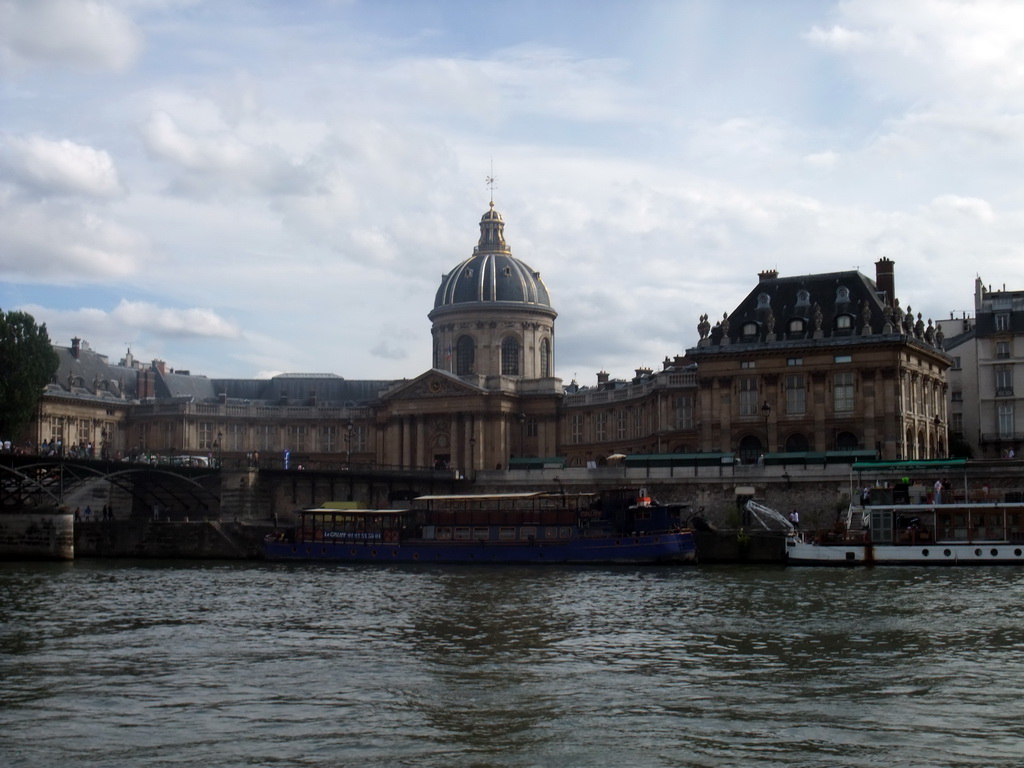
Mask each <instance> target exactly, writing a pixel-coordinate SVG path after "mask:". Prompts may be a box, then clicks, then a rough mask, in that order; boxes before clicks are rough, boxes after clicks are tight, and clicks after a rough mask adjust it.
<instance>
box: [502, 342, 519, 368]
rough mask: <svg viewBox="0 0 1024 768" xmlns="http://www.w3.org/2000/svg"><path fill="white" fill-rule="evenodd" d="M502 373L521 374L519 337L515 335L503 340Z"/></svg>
mask: <svg viewBox="0 0 1024 768" xmlns="http://www.w3.org/2000/svg"><path fill="white" fill-rule="evenodd" d="M501 375H502V376H518V375H519V339H517V338H516V337H515V336H506V337H505V338H504V339H502V340H501Z"/></svg>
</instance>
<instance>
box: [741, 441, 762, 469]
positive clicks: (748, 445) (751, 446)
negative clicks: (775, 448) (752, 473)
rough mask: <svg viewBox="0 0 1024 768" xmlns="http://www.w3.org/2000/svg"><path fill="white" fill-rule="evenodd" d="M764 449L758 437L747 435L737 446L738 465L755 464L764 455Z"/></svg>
mask: <svg viewBox="0 0 1024 768" xmlns="http://www.w3.org/2000/svg"><path fill="white" fill-rule="evenodd" d="M764 452H765V447H764V443H762V442H761V439H760V438H759V437H755V436H754V435H747V436H746V437H744V438H743V439H742V440H740V444H739V451H738V453H739V456H740V463H742V464H756V463H757V460H758V459H759V458H761V456H763V455H764Z"/></svg>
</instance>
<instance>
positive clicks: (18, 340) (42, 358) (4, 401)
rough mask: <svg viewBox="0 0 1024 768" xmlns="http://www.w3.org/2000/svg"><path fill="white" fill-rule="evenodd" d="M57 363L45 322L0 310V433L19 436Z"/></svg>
mask: <svg viewBox="0 0 1024 768" xmlns="http://www.w3.org/2000/svg"><path fill="white" fill-rule="evenodd" d="M59 364H60V361H59V359H58V358H57V353H56V352H54V351H53V345H52V344H50V336H49V334H48V333H47V332H46V324H45V323H44V324H43V325H36V321H35V318H33V317H32V315H29V314H27V313H25V312H6V313H5V312H3V311H2V310H0V437H2V438H4V439H8V440H15V439H17V438H18V437H20V436H21V434H22V432H23V430H24V429H25V428H26V427H27V426H28V425H29V422H31V421H32V417H33V415H34V414H35V409H36V404H37V403H38V402H39V398H40V397H42V395H43V388H44V387H45V386H46V385H47V384H49V383H50V381H51V380H52V379H53V376H54V374H55V373H56V372H57V366H58V365H59Z"/></svg>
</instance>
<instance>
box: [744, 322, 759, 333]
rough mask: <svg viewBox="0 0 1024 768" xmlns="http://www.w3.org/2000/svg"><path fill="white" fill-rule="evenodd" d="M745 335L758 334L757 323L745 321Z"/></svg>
mask: <svg viewBox="0 0 1024 768" xmlns="http://www.w3.org/2000/svg"><path fill="white" fill-rule="evenodd" d="M743 335H744V336H757V323H744V324H743Z"/></svg>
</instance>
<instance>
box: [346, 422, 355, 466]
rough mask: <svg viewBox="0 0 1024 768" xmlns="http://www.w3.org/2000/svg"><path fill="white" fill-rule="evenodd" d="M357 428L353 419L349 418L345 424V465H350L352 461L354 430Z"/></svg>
mask: <svg viewBox="0 0 1024 768" xmlns="http://www.w3.org/2000/svg"><path fill="white" fill-rule="evenodd" d="M355 428H356V425H355V424H353V423H352V419H349V420H348V424H346V425H345V466H346V467H348V465H349V464H351V463H352V430H353V429H355Z"/></svg>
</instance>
